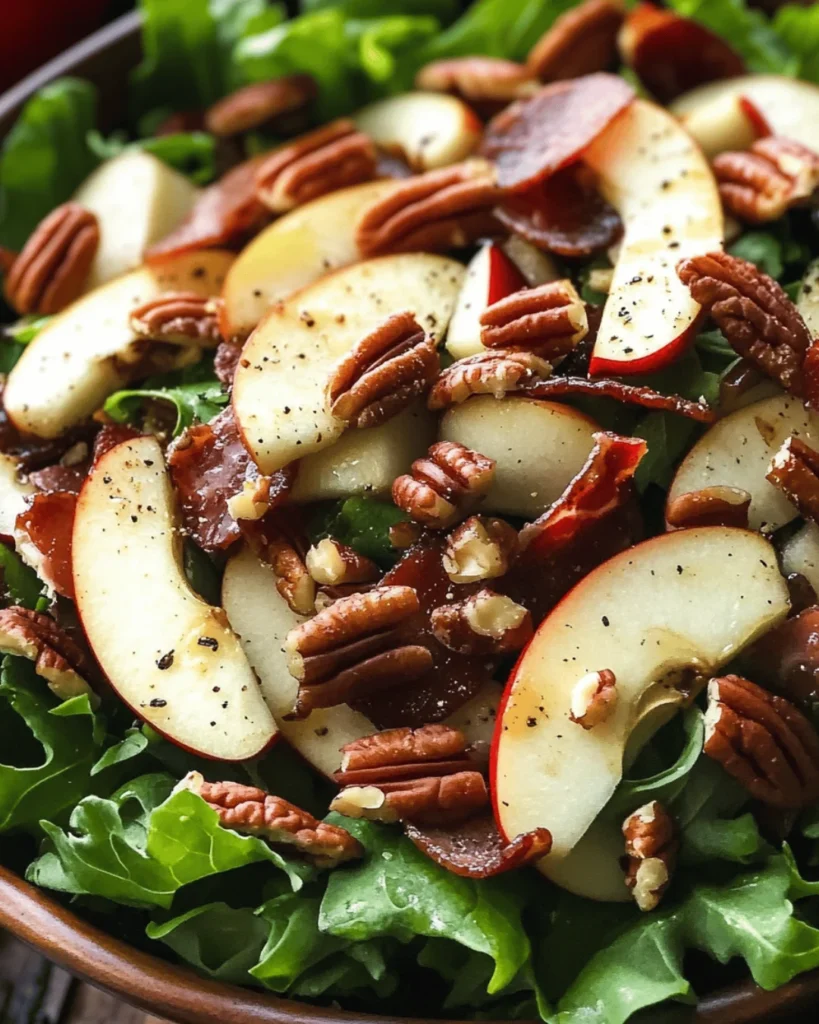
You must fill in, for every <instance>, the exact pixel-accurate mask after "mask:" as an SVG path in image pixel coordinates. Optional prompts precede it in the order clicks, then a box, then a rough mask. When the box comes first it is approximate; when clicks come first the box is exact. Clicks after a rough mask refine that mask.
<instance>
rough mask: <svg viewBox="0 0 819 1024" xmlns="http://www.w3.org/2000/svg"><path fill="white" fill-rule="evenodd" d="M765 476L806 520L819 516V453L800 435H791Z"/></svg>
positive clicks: (818, 517) (815, 519)
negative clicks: (799, 436)
mask: <svg viewBox="0 0 819 1024" xmlns="http://www.w3.org/2000/svg"><path fill="white" fill-rule="evenodd" d="M765 479H766V480H768V481H770V483H772V484H773V485H774V487H778V488H779V490H780V491H782V493H783V494H784V495H785V496H786V497H787V498H788V499H789V500H790V501H792V502H793V504H794V505H795V506H796V507H797V508H798V509H799V511H800V513H801V514H802V515H803V516H805V518H806V519H813V520H814V522H816V521H817V519H819V452H817V451H816V449H815V448H811V447H810V445H807V444H805V442H804V441H802V440H801V439H800V438H798V437H795V436H794V437H789V438H788V440H787V441H785V443H784V444H783V445H782V447H781V448H780V449H779V451H778V452H777V453H776V455H774V457H773V459H771V464H770V466H769V467H768V472H767V474H766V475H765Z"/></svg>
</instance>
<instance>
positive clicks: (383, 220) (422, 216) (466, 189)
mask: <svg viewBox="0 0 819 1024" xmlns="http://www.w3.org/2000/svg"><path fill="white" fill-rule="evenodd" d="M501 195H502V192H501V190H500V189H499V188H498V187H497V185H496V184H495V178H494V174H493V171H492V168H491V167H490V165H489V164H487V163H486V161H484V160H469V161H467V162H465V163H462V164H455V165H454V166H452V167H444V168H442V169H441V170H435V171H428V172H427V173H426V174H419V175H416V176H415V177H412V178H407V179H406V180H405V181H402V182H400V183H399V184H397V185H396V186H395V188H393V189H392V190H391V191H390V192H388V193H387V194H386V195H385V196H383V197H382V198H381V199H378V200H376V201H375V202H374V203H373V204H372V205H371V206H369V207H367V209H366V210H365V211H364V213H363V214H362V215H361V217H360V219H359V221H358V225H357V228H356V241H357V244H358V248H359V250H360V252H361V254H362V256H364V257H365V258H367V259H369V258H370V257H372V256H384V255H388V254H389V253H394V252H412V251H414V250H420V251H422V252H439V251H446V250H448V249H454V248H460V247H463V246H465V245H468V244H469V243H470V242H474V241H475V240H476V239H477V238H480V237H482V236H483V235H491V234H495V233H497V223H496V221H495V219H494V217H493V215H492V209H493V208H494V207H495V206H496V205H497V203H498V201H499V199H500V198H501Z"/></svg>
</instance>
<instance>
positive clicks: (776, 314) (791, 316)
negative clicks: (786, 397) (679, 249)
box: [677, 252, 813, 395]
mask: <svg viewBox="0 0 819 1024" xmlns="http://www.w3.org/2000/svg"><path fill="white" fill-rule="evenodd" d="M677 272H678V274H679V276H680V280H681V281H682V282H683V283H684V284H686V285H688V288H689V290H690V291H691V295H692V296H693V297H694V299H695V300H696V301H697V302H699V303H700V305H701V306H702V307H703V308H704V309H705V311H706V312H708V313H710V314H711V316H712V317H713V318H714V320H715V321H716V323H717V326H718V327H719V329H720V330H721V331H722V333H723V334H724V335H725V338H726V340H727V341H728V342H729V344H730V345H731V346H732V348H733V349H734V350H735V351H736V352H737V354H738V355H740V356H743V357H744V358H745V359H748V360H750V361H751V362H752V363H754V364H756V365H757V366H758V367H759V368H760V369H761V370H762V371H763V372H764V373H765V374H767V376H769V377H771V378H773V379H774V380H775V381H777V382H778V383H779V384H781V386H782V387H783V388H784V389H785V390H786V391H790V392H792V393H793V394H795V395H801V394H802V392H803V388H804V379H803V372H802V361H803V360H804V358H805V353H806V352H807V351H808V349H809V348H810V345H811V342H812V340H813V339H812V338H811V335H810V331H809V330H808V328H807V326H806V324H805V321H804V320H803V319H802V317H801V315H800V313H799V310H798V309H797V308H796V306H795V305H794V304H793V303H792V302H791V300H790V299H789V298H788V296H787V294H786V293H785V291H784V289H783V288H782V287H781V286H780V285H779V284H777V282H776V281H774V280H773V278H771V277H769V276H768V275H767V274H764V273H763V272H762V271H761V270H758V269H757V268H756V267H755V266H754V265H753V263H747V262H746V261H745V260H741V259H738V258H737V257H736V256H731V255H729V254H728V253H726V252H711V253H708V254H707V255H705V256H692V257H691V258H690V259H687V260H683V261H682V262H681V263H680V265H679V266H678V268H677Z"/></svg>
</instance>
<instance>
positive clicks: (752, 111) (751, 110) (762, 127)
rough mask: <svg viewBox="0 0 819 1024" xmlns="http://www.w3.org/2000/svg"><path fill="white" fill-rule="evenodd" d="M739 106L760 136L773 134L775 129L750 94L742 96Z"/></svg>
mask: <svg viewBox="0 0 819 1024" xmlns="http://www.w3.org/2000/svg"><path fill="white" fill-rule="evenodd" d="M739 108H740V110H741V111H742V113H743V114H744V115H745V116H746V117H747V118H748V120H749V121H750V122H751V125H752V126H753V129H754V131H755V132H756V133H757V135H758V136H759V137H760V138H764V137H765V136H766V135H773V129H772V128H771V126H770V125H769V124H768V121H767V120H766V118H765V115H764V114H763V113H762V111H761V110H760V109H759V107H758V106H757V105H756V104H755V103H754V101H753V100H752V99H750V98H749V97H748V96H740V97H739Z"/></svg>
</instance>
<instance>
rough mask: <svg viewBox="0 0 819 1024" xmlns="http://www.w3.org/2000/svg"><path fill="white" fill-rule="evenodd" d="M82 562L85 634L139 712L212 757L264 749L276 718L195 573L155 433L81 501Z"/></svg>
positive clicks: (80, 603)
mask: <svg viewBox="0 0 819 1024" xmlns="http://www.w3.org/2000/svg"><path fill="white" fill-rule="evenodd" d="M72 559H73V576H74V590H75V593H76V602H77V610H78V613H79V617H80V621H81V623H82V627H83V630H84V631H85V635H86V638H87V640H88V643H89V645H90V647H91V649H92V651H93V652H94V655H95V657H96V659H97V661H98V662H99V664H100V667H101V668H102V670H103V672H104V673H105V675H106V676H107V677H108V680H109V681H110V683H111V685H112V686H113V688H114V690H115V691H116V692H117V694H118V696H119V697H120V698H121V699H122V700H123V701H124V702H125V704H127V705H128V707H129V708H131V710H132V711H133V712H134V714H136V715H137V716H138V717H139V718H140V719H142V720H143V721H145V722H147V723H148V724H149V725H150V726H151V727H152V728H154V729H156V730H157V732H159V733H161V734H162V735H163V736H165V737H166V738H167V739H169V740H170V741H171V742H173V743H175V744H177V745H178V746H181V747H184V748H185V749H187V750H191V751H193V752H195V753H197V754H200V755H202V756H203V757H209V758H215V759H218V760H222V761H246V760H247V759H248V758H252V757H257V756H259V755H260V754H262V753H263V752H264V751H265V750H266V749H267V747H268V746H269V745H270V743H271V742H272V741H273V739H274V738H275V736H276V731H277V730H276V725H275V723H274V721H273V717H272V715H271V714H270V711H269V710H268V708H267V705H266V704H265V702H264V700H263V698H262V695H261V691H260V689H259V685H258V683H257V682H256V678H255V676H254V674H253V670H252V669H251V667H250V664H249V663H248V660H247V658H246V656H245V653H244V651H243V650H242V647H241V645H240V643H239V641H238V639H237V637H236V635H235V634H234V633H233V631H232V630H231V628H230V626H229V625H228V623H227V617H226V615H225V612H224V611H223V609H221V608H217V607H213V606H211V605H209V604H208V603H207V602H205V601H203V600H202V598H201V597H199V596H198V595H197V594H196V593H195V592H194V591H193V590H192V589H191V587H190V584H189V583H188V581H187V579H186V576H185V572H184V569H183V566H182V545H181V535H180V533H179V532H178V529H177V525H176V505H175V497H174V493H173V489H172V487H171V483H170V479H169V476H168V473H167V471H166V469H165V460H164V457H163V455H162V449H161V447H160V445H159V442H158V441H157V440H156V439H155V438H153V437H138V438H136V439H134V440H130V441H123V442H122V443H120V444H118V445H116V446H115V447H113V448H111V449H109V450H108V451H107V452H106V453H105V454H104V455H103V456H102V457H101V458H100V459H99V461H98V462H97V463H96V465H95V467H94V469H93V471H92V472H91V474H90V476H89V477H88V479H87V480H86V482H85V483H84V485H83V488H82V490H81V491H80V495H79V498H78V500H77V511H76V515H75V519H74V532H73V538H72Z"/></svg>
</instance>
